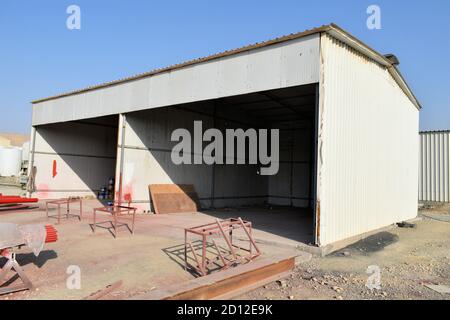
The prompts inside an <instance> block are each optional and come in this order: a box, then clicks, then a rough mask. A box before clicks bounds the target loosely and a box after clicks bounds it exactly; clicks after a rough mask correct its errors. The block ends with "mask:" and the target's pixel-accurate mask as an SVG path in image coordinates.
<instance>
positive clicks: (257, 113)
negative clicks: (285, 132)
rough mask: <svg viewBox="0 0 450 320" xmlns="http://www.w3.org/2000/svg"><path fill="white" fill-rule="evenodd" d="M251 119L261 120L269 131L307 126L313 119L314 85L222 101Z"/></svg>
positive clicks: (251, 94)
mask: <svg viewBox="0 0 450 320" xmlns="http://www.w3.org/2000/svg"><path fill="white" fill-rule="evenodd" d="M223 100H224V101H225V103H226V104H227V105H229V107H231V108H232V107H237V108H239V109H241V110H242V111H243V112H245V113H246V114H247V115H249V116H250V117H251V118H254V119H260V120H262V121H263V122H264V123H266V124H267V125H268V126H270V127H272V128H279V129H282V128H286V127H291V126H293V125H301V124H302V123H309V122H310V121H311V120H312V119H313V117H314V106H315V101H316V93H315V85H309V86H302V87H291V88H284V89H279V90H273V91H265V92H257V93H250V94H247V95H243V96H237V97H229V98H225V99H223Z"/></svg>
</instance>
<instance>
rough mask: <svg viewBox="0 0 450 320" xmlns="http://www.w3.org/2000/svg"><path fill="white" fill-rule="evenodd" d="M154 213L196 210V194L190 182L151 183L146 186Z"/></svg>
mask: <svg viewBox="0 0 450 320" xmlns="http://www.w3.org/2000/svg"><path fill="white" fill-rule="evenodd" d="M148 188H149V192H150V196H151V199H152V203H153V208H154V211H155V213H156V214H164V213H192V212H197V211H198V209H199V206H198V196H197V192H196V191H195V188H194V186H193V185H190V184H151V185H149V186H148Z"/></svg>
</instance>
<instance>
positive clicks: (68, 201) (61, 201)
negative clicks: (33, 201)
mask: <svg viewBox="0 0 450 320" xmlns="http://www.w3.org/2000/svg"><path fill="white" fill-rule="evenodd" d="M76 202H79V203H80V212H79V214H78V215H77V214H71V213H70V204H71V203H76ZM49 204H51V205H56V206H58V214H57V215H56V216H50V215H49V214H48V205H49ZM62 205H66V214H65V216H66V219H69V217H70V216H72V217H77V218H78V219H79V220H80V221H81V218H82V217H83V200H82V199H81V198H67V199H59V200H49V201H46V202H45V212H46V214H47V218H55V217H56V218H57V219H58V224H60V223H61V206H62Z"/></svg>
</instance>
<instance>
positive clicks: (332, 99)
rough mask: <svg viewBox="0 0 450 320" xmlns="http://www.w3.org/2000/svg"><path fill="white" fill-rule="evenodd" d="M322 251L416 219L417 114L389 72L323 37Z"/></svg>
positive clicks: (320, 161) (320, 167) (325, 36)
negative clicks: (363, 235)
mask: <svg viewBox="0 0 450 320" xmlns="http://www.w3.org/2000/svg"><path fill="white" fill-rule="evenodd" d="M321 50H322V52H321V55H322V61H323V62H322V63H323V66H322V68H323V79H322V83H321V84H322V88H323V90H322V91H323V92H322V94H323V97H322V104H321V106H320V107H321V116H320V119H319V121H320V125H319V127H320V128H321V129H320V133H319V134H320V141H319V142H320V145H319V179H318V180H319V186H318V190H319V201H320V227H319V228H320V230H319V231H320V238H319V242H320V245H326V244H329V243H333V242H336V241H339V240H343V239H346V238H350V237H352V236H356V235H358V234H362V233H365V232H369V231H372V230H375V229H378V228H382V227H384V226H387V225H389V224H392V223H395V222H398V221H403V220H408V219H412V218H414V217H416V216H417V202H418V195H417V194H418V187H417V181H418V170H417V168H418V157H417V155H418V152H419V144H418V139H417V135H418V129H419V111H418V110H417V108H416V107H415V106H414V105H413V104H412V103H411V101H410V100H409V99H408V97H407V96H406V95H405V94H404V93H403V92H402V90H401V89H400V88H399V87H398V85H397V84H396V82H395V81H394V79H392V77H391V76H390V75H389V73H388V70H386V69H385V68H384V67H382V66H380V65H378V64H377V63H375V62H373V61H370V60H369V59H368V58H366V57H364V56H362V55H361V54H358V53H356V52H355V51H354V50H352V49H351V48H349V47H348V46H346V45H345V44H343V43H341V42H339V41H337V40H335V39H333V38H330V37H329V36H327V35H325V34H323V35H322V37H321Z"/></svg>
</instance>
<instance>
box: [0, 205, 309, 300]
mask: <svg viewBox="0 0 450 320" xmlns="http://www.w3.org/2000/svg"><path fill="white" fill-rule="evenodd" d="M39 205H40V209H36V210H32V211H20V212H7V213H2V214H0V223H1V222H12V223H17V224H32V223H46V224H48V223H50V224H53V225H54V224H55V223H56V220H55V219H47V217H46V215H45V210H43V204H42V203H40V204H39ZM97 205H98V203H97V202H96V201H84V211H85V213H84V215H83V220H82V221H81V222H80V221H78V220H77V219H76V218H71V219H70V220H67V221H63V222H62V223H61V224H60V225H57V226H56V229H57V230H58V234H59V240H58V242H56V243H51V244H47V245H46V246H45V247H44V250H43V251H42V252H41V254H40V255H39V257H37V258H36V257H34V255H33V254H32V253H31V250H29V249H28V248H22V249H21V250H19V251H18V252H17V253H18V255H17V259H18V261H19V263H20V264H21V265H22V266H23V267H24V270H25V272H26V273H27V274H28V276H29V278H30V279H31V280H32V281H33V282H34V284H35V285H36V289H35V290H33V291H24V292H22V293H16V294H13V295H10V296H2V297H0V299H5V298H10V299H80V298H83V297H86V296H88V295H89V294H91V293H92V292H95V291H97V290H99V289H102V288H104V287H106V286H107V285H109V284H111V283H113V282H116V281H119V280H122V281H123V286H122V287H121V288H120V290H119V291H118V292H116V293H115V295H116V296H117V298H129V297H132V296H135V295H140V294H144V293H148V292H150V291H152V290H155V289H160V288H164V287H165V286H167V285H171V284H175V283H179V282H184V281H188V280H191V279H193V278H194V275H192V274H190V273H189V272H187V271H185V270H184V268H183V267H184V265H183V257H180V255H179V253H180V252H181V251H180V250H179V249H180V246H181V247H183V243H184V228H186V227H193V226H196V225H200V224H205V223H209V222H212V221H214V219H215V218H228V217H242V218H243V219H245V220H250V221H252V222H253V226H254V237H255V238H256V240H257V242H258V244H259V246H260V248H261V250H262V251H263V256H262V257H265V258H267V257H269V258H270V256H275V255H279V254H280V253H285V254H289V253H294V254H295V253H296V252H297V253H300V252H299V251H298V250H295V246H296V245H305V243H306V241H307V239H308V237H310V236H311V235H310V234H308V230H312V228H311V229H309V228H308V227H306V226H303V223H305V224H306V223H307V222H308V221H309V220H310V219H308V217H307V214H306V212H305V211H302V210H296V209H288V208H277V209H272V210H270V209H265V208H245V209H244V208H241V209H227V210H215V211H207V212H202V213H194V214H174V215H148V214H145V215H144V214H139V215H137V216H136V226H135V234H134V235H131V234H130V233H129V232H128V230H127V229H126V228H124V227H123V228H121V229H119V235H118V238H117V239H114V238H113V237H112V235H111V233H109V232H108V230H106V229H98V230H97V232H96V233H95V234H94V233H93V232H92V230H91V227H90V225H89V224H90V223H92V208H93V207H95V206H97ZM103 216H104V218H107V217H108V215H107V214H106V215H103ZM302 232H304V233H305V234H302ZM302 241H305V242H302ZM177 250H178V251H177ZM2 264H3V262H0V265H2ZM69 266H79V267H80V270H81V289H74V290H70V289H68V288H67V286H66V282H67V279H68V278H69V276H70V274H67V270H68V267H69Z"/></svg>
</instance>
